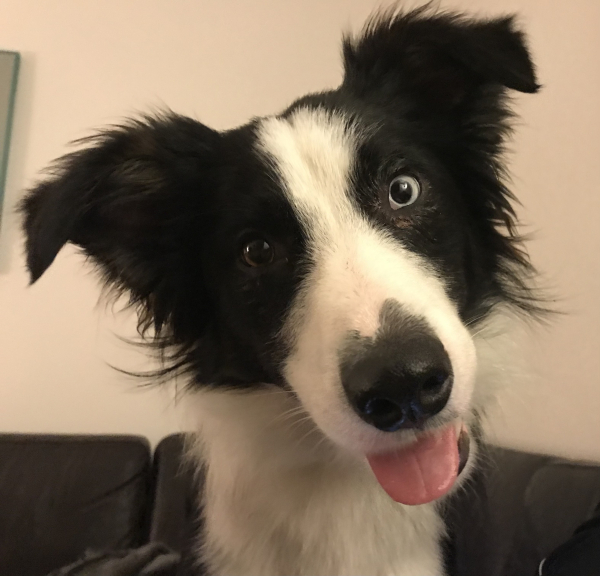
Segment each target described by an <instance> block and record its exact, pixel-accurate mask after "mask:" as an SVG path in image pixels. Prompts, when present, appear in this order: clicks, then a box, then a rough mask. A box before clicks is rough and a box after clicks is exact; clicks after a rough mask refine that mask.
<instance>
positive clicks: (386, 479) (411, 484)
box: [367, 426, 459, 505]
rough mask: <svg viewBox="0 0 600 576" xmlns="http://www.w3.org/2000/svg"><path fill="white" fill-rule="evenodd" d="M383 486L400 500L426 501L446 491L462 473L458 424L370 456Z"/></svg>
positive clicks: (396, 499)
mask: <svg viewBox="0 0 600 576" xmlns="http://www.w3.org/2000/svg"><path fill="white" fill-rule="evenodd" d="M367 460H368V461H369V464H370V465H371V468H372V470H373V473H374V474H375V477H376V478H377V481H378V482H379V484H381V487H382V488H383V489H384V490H385V491H386V492H387V493H388V494H389V496H390V497H391V498H392V499H393V500H395V501H396V502H401V503H402V504H409V505H415V504H425V503H427V502H431V501H433V500H436V499H437V498H439V497H440V496H443V495H444V494H446V493H447V492H448V491H449V490H450V488H452V485H453V484H454V482H455V480H456V477H457V475H458V464H459V456H458V443H457V438H456V430H455V428H454V426H448V427H447V428H444V429H443V430H440V431H439V432H437V433H435V434H428V435H426V436H423V437H422V438H420V439H419V440H417V441H416V442H415V443H414V444H411V445H410V446H407V447H405V448H401V449H399V450H396V451H395V452H387V453H385V454H373V455H372V456H367Z"/></svg>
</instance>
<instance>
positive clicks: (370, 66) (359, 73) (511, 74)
mask: <svg viewBox="0 0 600 576" xmlns="http://www.w3.org/2000/svg"><path fill="white" fill-rule="evenodd" d="M343 51H344V69H345V80H344V83H345V84H346V85H349V86H351V87H352V88H354V90H356V91H358V92H359V93H365V92H370V93H372V92H373V90H379V91H383V92H384V93H388V94H389V93H391V92H394V91H396V90H402V91H403V92H404V93H406V91H407V90H410V91H413V92H414V93H415V94H416V95H418V96H419V100H421V101H423V99H425V102H426V103H427V104H429V105H430V106H435V107H436V108H440V109H442V110H443V109H448V108H452V107H454V106H457V105H458V104H460V103H462V102H463V101H464V100H465V99H466V98H468V96H469V95H470V94H473V93H474V92H475V91H476V90H477V88H478V87H479V86H481V85H485V84H496V85H499V86H503V87H506V88H511V89H513V90H518V91H520V92H530V93H531V92H536V91H537V89H538V84H537V82H536V78H535V72H534V68H533V64H532V62H531V59H530V57H529V53H528V51H527V48H526V46H525V41H524V36H523V34H522V33H521V32H519V31H518V30H516V29H515V26H514V21H513V18H512V17H505V18H499V19H495V20H480V21H477V20H476V21H474V20H467V19H464V18H463V17H461V16H460V15H455V14H447V13H436V12H434V11H432V9H431V8H429V7H428V6H425V7H423V8H419V9H416V10H414V11H412V12H408V13H397V14H390V13H389V12H388V13H384V14H381V15H379V16H376V17H374V18H373V19H372V20H371V21H370V22H369V23H368V24H367V25H366V27H365V29H364V31H363V33H362V35H361V36H360V38H359V39H358V40H356V41H354V40H352V39H350V38H345V40H344V47H343Z"/></svg>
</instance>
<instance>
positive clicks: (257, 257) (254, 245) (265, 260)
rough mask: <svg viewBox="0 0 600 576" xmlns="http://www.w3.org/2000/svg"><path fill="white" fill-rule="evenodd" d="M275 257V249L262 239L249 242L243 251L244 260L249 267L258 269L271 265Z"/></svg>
mask: <svg viewBox="0 0 600 576" xmlns="http://www.w3.org/2000/svg"><path fill="white" fill-rule="evenodd" d="M274 257H275V252H274V250H273V247H272V246H271V245H270V244H269V243H268V242H267V241H266V240H263V239H262V238H257V239H256V240H252V241H251V242H248V243H247V244H246V245H245V246H244V248H243V249H242V259H243V260H244V263H245V264H247V265H248V266H252V267H253V268H256V267H258V266H266V265H267V264H271V262H273V259H274Z"/></svg>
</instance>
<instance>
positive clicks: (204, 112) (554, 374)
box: [0, 0, 600, 460]
mask: <svg viewBox="0 0 600 576" xmlns="http://www.w3.org/2000/svg"><path fill="white" fill-rule="evenodd" d="M442 3H443V2H442ZM377 4H379V2H376V1H375V0H352V1H349V0H303V1H302V2H299V1H296V0H261V1H246V2H243V1H241V0H237V1H234V0H195V1H184V0H178V1H176V2H173V1H171V0H152V1H148V0H103V1H102V2H101V1H99V0H97V1H92V0H86V1H82V2H77V1H75V0H70V1H68V0H52V1H50V2H48V1H45V0H38V1H35V0H1V1H0V7H1V12H2V18H1V19H0V41H1V42H2V43H3V45H2V46H1V47H2V48H6V49H13V50H18V51H21V52H22V54H23V64H22V75H21V79H20V86H19V92H18V102H17V110H16V118H15V126H14V138H13V148H12V154H11V160H10V166H9V177H8V187H7V193H6V206H5V210H4V216H3V222H2V228H1V231H0V359H1V363H0V370H1V375H2V378H1V385H0V430H5V431H50V432H134V433H140V434H145V435H147V436H149V437H150V438H151V439H152V440H154V441H155V440H157V439H158V438H159V437H160V436H161V435H163V434H165V433H166V432H168V431H170V430H173V429H176V428H177V426H178V424H177V422H178V414H177V410H176V409H174V408H173V403H172V401H171V398H170V396H169V395H167V394H166V393H164V392H159V391H156V390H147V391H138V390H136V388H135V385H134V383H133V382H132V381H130V380H128V379H126V378H124V377H123V376H120V375H119V374H117V373H116V372H114V371H112V370H111V369H110V368H109V367H108V366H107V363H112V364H118V365H120V366H124V367H126V368H135V367H138V368H139V367H141V366H144V365H145V361H144V359H143V358H142V357H141V356H140V355H139V354H136V353H134V352H132V351H131V350H130V349H128V348H127V347H126V346H125V345H124V344H122V343H121V342H120V341H119V340H118V338H117V337H116V336H115V332H116V333H118V334H120V335H125V336H127V335H131V334H132V330H133V328H132V326H133V323H132V319H131V318H130V317H128V316H123V317H120V318H119V319H118V320H115V319H114V318H113V317H112V316H111V314H110V313H107V312H105V311H104V310H103V309H102V307H96V301H97V298H98V295H99V290H98V286H97V284H96V282H95V279H94V277H93V275H91V274H90V272H89V269H86V268H85V267H84V266H82V264H83V259H82V258H81V256H79V255H77V254H76V253H75V252H74V250H72V249H70V248H67V249H65V250H63V252H62V253H61V254H60V256H59V257H58V258H57V261H56V264H55V265H54V266H53V267H52V268H51V269H50V270H49V272H48V273H47V274H46V275H45V276H44V277H43V278H42V279H41V280H40V282H39V283H38V284H36V285H35V286H34V287H32V288H30V289H26V284H27V278H26V275H25V272H24V269H23V259H22V248H21V238H20V236H19V233H18V230H17V223H16V218H15V217H14V214H13V213H12V209H13V207H14V204H15V202H16V201H17V200H18V198H19V197H20V195H21V193H22V192H21V190H22V189H23V188H24V187H26V186H28V185H30V184H31V183H32V182H33V181H34V179H35V177H36V174H37V173H38V172H39V170H40V169H41V168H42V167H44V166H45V165H46V164H47V163H48V162H49V161H50V160H51V159H52V158H54V157H56V156H57V155H60V154H62V153H63V152H64V151H65V143H66V142H68V141H69V140H72V139H73V138H77V137H79V136H82V135H85V134H87V133H88V129H89V128H91V127H97V126H101V125H103V124H105V123H107V122H110V121H114V120H116V119H118V118H119V117H121V116H122V115H124V114H127V113H131V112H133V111H136V110H147V109H148V108H149V107H151V106H160V105H161V104H163V103H164V104H168V105H169V106H170V107H172V108H173V109H174V110H176V111H179V112H182V113H185V114H189V115H192V116H195V117H197V118H199V119H201V120H202V121H204V122H206V123H208V124H210V125H212V126H214V127H216V128H226V127H231V126H233V125H236V124H238V123H241V122H244V121H245V120H246V119H247V118H248V117H249V116H251V115H257V114H268V113H271V112H274V111H277V110H279V109H281V108H282V107H283V106H285V105H286V104H288V103H289V102H290V101H291V100H292V99H293V98H294V97H296V96H298V95H300V94H302V93H305V92H307V91H311V90H318V89H321V88H323V87H330V86H334V85H335V84H336V83H337V82H338V81H339V79H340V64H339V58H338V52H339V33H340V30H341V29H346V28H348V27H349V26H354V27H356V26H358V25H359V24H360V23H361V22H362V21H363V20H364V18H365V17H366V15H367V14H368V13H369V12H370V11H371V9H372V8H373V7H374V6H375V5H377ZM446 4H447V5H450V4H452V5H462V6H465V7H470V8H475V9H477V10H480V11H483V12H488V13H489V10H490V9H491V10H492V11H494V12H497V6H498V5H501V6H502V10H504V11H506V10H518V11H520V12H521V13H522V14H523V22H524V23H525V24H526V26H527V28H528V30H529V31H530V34H531V43H532V48H533V52H534V54H535V56H536V59H537V61H538V64H539V72H540V78H541V81H542V82H543V84H544V85H545V89H544V91H543V93H542V94H541V95H540V96H536V97H523V98H519V99H518V105H519V109H520V111H521V112H522V115H523V122H522V124H521V126H520V127H519V132H518V138H517V141H516V144H515V147H514V149H515V152H516V153H515V155H514V156H513V158H512V165H513V167H514V173H515V176H516V177H515V187H516V188H517V190H518V194H519V196H520V198H521V199H522V201H523V203H524V205H525V208H524V209H523V210H522V214H523V216H524V219H525V221H526V222H527V223H528V224H529V226H527V228H526V230H528V231H533V232H535V238H534V240H533V241H532V243H531V252H532V255H533V257H534V259H535V261H536V262H537V263H538V265H539V267H540V268H541V269H542V270H543V271H544V272H545V274H546V279H547V281H548V283H549V284H550V285H551V286H553V287H554V289H555V291H556V293H558V294H559V295H560V296H561V298H562V303H561V305H562V307H563V308H564V309H565V310H567V311H568V312H569V315H567V316H565V317H563V318H560V319H558V320H557V321H556V325H555V326H554V327H553V328H552V329H551V330H549V331H547V332H546V333H541V334H537V335H535V336H532V337H531V338H530V339H529V342H528V343H527V345H526V346H525V347H524V352H525V354H526V355H527V356H528V357H530V358H531V363H532V374H533V378H532V381H531V384H530V385H529V387H528V392H527V393H524V391H523V388H522V385H521V384H519V385H518V386H515V390H514V392H513V393H512V394H508V395H507V396H506V398H505V401H504V403H503V406H504V411H503V414H504V415H503V416H501V417H498V418H497V419H496V420H495V424H494V426H493V428H494V430H496V432H497V434H498V436H499V438H500V440H501V441H502V442H505V443H510V444H516V445H520V446H527V447H532V448H536V449H540V450H545V451H551V452H557V453H565V454H569V455H574V456H581V457H589V458H595V459H597V460H600V417H599V415H600V339H599V334H598V328H597V327H598V326H599V325H600V307H599V305H598V301H599V300H600V298H599V296H600V290H599V288H600V287H599V283H600V280H599V277H600V274H599V258H598V253H599V252H600V232H599V230H598V226H597V225H596V222H597V221H598V218H599V215H600V170H598V156H599V152H600V142H599V139H600V107H599V105H598V103H599V102H600V40H599V39H600V2H598V0H571V1H570V2H568V3H566V2H559V1H553V0H506V1H504V2H498V1H494V0H479V1H478V0H462V1H461V2H452V3H449V2H448V3H446Z"/></svg>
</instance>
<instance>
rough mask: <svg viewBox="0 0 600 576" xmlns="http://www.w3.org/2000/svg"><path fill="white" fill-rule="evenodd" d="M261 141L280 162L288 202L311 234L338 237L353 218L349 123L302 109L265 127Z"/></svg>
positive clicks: (352, 148) (270, 120)
mask: <svg viewBox="0 0 600 576" xmlns="http://www.w3.org/2000/svg"><path fill="white" fill-rule="evenodd" d="M259 137H260V141H261V144H262V147H263V149H264V151H266V152H267V153H268V154H269V155H270V156H271V157H272V158H273V159H274V160H275V162H276V165H277V169H278V170H279V172H280V174H281V176H282V179H283V183H284V186H285V193H286V195H287V196H288V199H289V200H290V202H291V203H292V205H293V206H294V208H295V209H296V211H297V212H298V214H299V216H300V220H301V221H302V223H303V224H304V226H305V229H306V232H307V233H308V234H310V235H311V236H312V237H313V240H316V238H314V236H315V235H318V236H320V238H319V240H322V239H323V238H322V236H329V237H330V238H331V237H333V235H334V234H335V232H337V233H339V230H338V228H339V225H340V220H341V219H348V217H350V216H351V214H349V209H351V206H350V202H349V197H348V195H347V188H348V179H349V174H350V170H351V166H352V161H353V157H354V151H355V136H354V129H353V126H352V124H351V123H350V122H345V121H344V120H343V119H342V118H340V117H337V116H334V115H333V114H330V113H327V112H326V111H324V110H318V109H317V110H308V109H300V110H298V111H297V112H295V113H294V114H293V115H292V116H291V117H290V118H289V119H285V120H282V119H279V118H268V119H266V120H264V121H263V123H262V126H261V128H260V131H259Z"/></svg>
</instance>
